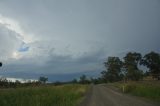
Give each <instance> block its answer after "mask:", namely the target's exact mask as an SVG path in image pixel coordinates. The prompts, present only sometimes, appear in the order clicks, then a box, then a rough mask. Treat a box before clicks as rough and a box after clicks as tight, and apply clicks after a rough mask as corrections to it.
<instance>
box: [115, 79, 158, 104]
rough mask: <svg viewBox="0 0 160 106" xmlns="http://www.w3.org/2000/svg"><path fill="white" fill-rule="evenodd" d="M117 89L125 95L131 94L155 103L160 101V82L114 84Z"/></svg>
mask: <svg viewBox="0 0 160 106" xmlns="http://www.w3.org/2000/svg"><path fill="white" fill-rule="evenodd" d="M113 85H114V86H115V87H118V88H120V90H121V91H123V92H124V93H129V94H132V95H135V96H140V97H145V98H148V99H151V100H154V101H160V82H159V81H139V82H131V81H130V82H128V83H126V84H124V83H120V82H118V83H114V84H113Z"/></svg>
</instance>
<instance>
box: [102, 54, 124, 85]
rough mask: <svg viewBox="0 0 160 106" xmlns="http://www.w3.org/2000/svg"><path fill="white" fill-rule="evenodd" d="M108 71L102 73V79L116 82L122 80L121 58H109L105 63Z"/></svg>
mask: <svg viewBox="0 0 160 106" xmlns="http://www.w3.org/2000/svg"><path fill="white" fill-rule="evenodd" d="M104 65H105V68H106V71H103V72H101V74H102V78H104V79H106V80H108V81H110V82H114V81H118V80H120V72H121V68H122V61H121V60H120V59H119V57H108V59H107V61H106V62H104Z"/></svg>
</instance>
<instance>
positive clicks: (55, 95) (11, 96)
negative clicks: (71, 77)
mask: <svg viewBox="0 0 160 106" xmlns="http://www.w3.org/2000/svg"><path fill="white" fill-rule="evenodd" d="M86 89H87V86H86V85H65V86H46V87H44V86H41V87H27V88H16V89H4V90H2V89H1V90H0V106H76V105H77V104H78V103H79V102H80V100H81V99H82V97H83V95H84V93H85V91H86Z"/></svg>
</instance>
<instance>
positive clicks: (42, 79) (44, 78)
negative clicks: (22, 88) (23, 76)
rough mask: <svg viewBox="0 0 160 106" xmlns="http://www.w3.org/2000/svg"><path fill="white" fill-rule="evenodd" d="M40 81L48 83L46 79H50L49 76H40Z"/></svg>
mask: <svg viewBox="0 0 160 106" xmlns="http://www.w3.org/2000/svg"><path fill="white" fill-rule="evenodd" d="M39 81H40V82H41V83H46V81H48V78H47V77H42V76H41V77H39Z"/></svg>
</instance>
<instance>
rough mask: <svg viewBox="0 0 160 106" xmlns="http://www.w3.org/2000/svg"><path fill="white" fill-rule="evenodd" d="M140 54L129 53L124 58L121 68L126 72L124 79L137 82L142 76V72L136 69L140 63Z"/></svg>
mask: <svg viewBox="0 0 160 106" xmlns="http://www.w3.org/2000/svg"><path fill="white" fill-rule="evenodd" d="M141 58H142V56H141V54H140V53H136V52H134V53H132V52H129V53H127V54H126V56H125V57H124V63H123V68H125V71H126V77H127V78H128V79H130V80H139V79H141V78H142V76H143V71H141V70H139V69H138V65H139V63H140V61H141Z"/></svg>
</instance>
